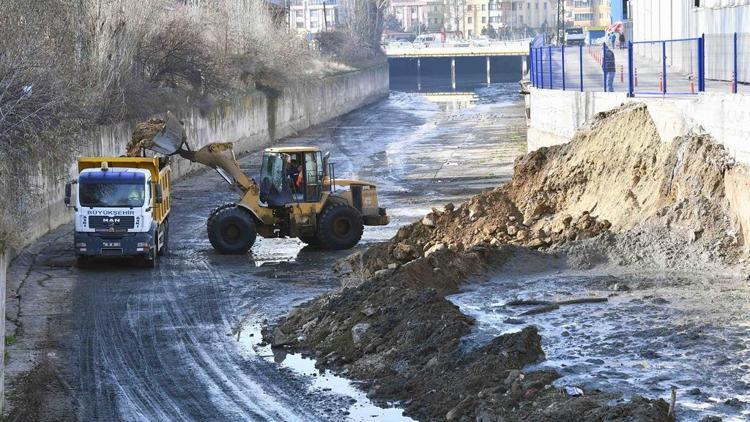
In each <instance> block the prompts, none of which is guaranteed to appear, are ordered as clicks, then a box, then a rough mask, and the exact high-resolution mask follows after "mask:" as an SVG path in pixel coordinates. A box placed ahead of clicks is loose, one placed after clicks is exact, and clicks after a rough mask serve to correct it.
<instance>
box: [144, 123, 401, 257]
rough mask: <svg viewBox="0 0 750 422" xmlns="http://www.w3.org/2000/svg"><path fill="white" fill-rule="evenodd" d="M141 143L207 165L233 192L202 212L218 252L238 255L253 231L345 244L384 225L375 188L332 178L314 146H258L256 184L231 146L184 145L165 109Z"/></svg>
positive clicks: (323, 245) (179, 127) (252, 239)
mask: <svg viewBox="0 0 750 422" xmlns="http://www.w3.org/2000/svg"><path fill="white" fill-rule="evenodd" d="M141 146H142V147H143V148H147V149H151V150H153V151H156V152H158V153H161V154H164V155H167V156H169V155H174V154H178V155H179V156H181V157H183V158H185V159H187V160H190V161H192V162H196V163H201V164H204V165H206V166H208V167H211V168H213V169H215V170H216V171H217V172H218V173H219V174H220V175H221V176H222V177H223V178H224V180H226V181H227V182H228V183H229V184H230V185H232V186H233V187H234V188H236V189H238V190H239V191H240V192H241V194H242V197H241V198H240V200H239V202H237V203H231V204H225V205H222V206H220V207H217V208H216V209H214V210H213V211H212V212H211V214H210V215H209V217H208V224H207V226H208V227H207V228H208V238H209V240H210V241H211V245H213V247H214V248H215V249H216V250H217V251H218V252H219V253H222V254H244V253H246V252H247V251H248V250H249V249H250V248H251V247H252V246H253V244H254V243H255V239H256V237H257V235H260V236H262V237H266V238H272V237H296V238H299V239H300V240H302V241H303V242H305V243H307V244H310V245H314V246H317V247H321V248H325V249H348V248H351V247H353V246H355V245H356V244H357V243H359V241H360V239H361V237H362V232H363V229H364V226H383V225H387V224H388V222H389V219H388V215H387V214H386V210H385V209H384V208H381V207H380V206H379V205H378V193H377V187H376V186H375V185H374V184H371V183H367V182H363V181H358V180H349V179H337V178H336V175H335V166H334V165H333V164H332V163H330V162H329V161H328V154H325V155H324V154H323V153H322V152H321V151H320V150H319V149H318V148H315V147H285V148H268V149H266V150H265V151H264V152H263V158H262V163H261V171H260V178H259V183H256V181H255V180H253V179H251V178H248V177H247V176H246V175H245V173H244V172H243V171H242V170H241V169H240V166H239V164H238V163H237V159H236V158H235V155H234V152H233V150H232V144H231V143H212V144H209V145H206V146H204V147H203V148H201V149H199V150H196V151H193V150H191V149H190V147H189V146H188V145H187V137H186V134H185V130H184V128H183V126H182V124H181V123H180V121H179V120H177V119H176V118H175V117H174V116H173V115H172V114H171V113H167V119H166V121H165V125H164V129H163V130H162V131H161V132H159V133H158V134H157V135H156V136H155V137H154V138H153V140H151V141H150V142H148V143H147V144H144V145H141Z"/></svg>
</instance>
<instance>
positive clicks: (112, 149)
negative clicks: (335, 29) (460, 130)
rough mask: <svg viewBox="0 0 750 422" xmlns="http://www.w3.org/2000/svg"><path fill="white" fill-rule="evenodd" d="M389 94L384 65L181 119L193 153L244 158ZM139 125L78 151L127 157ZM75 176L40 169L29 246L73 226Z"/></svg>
mask: <svg viewBox="0 0 750 422" xmlns="http://www.w3.org/2000/svg"><path fill="white" fill-rule="evenodd" d="M388 91H389V78H388V66H387V65H386V64H383V65H380V66H375V67H371V68H368V69H364V70H360V71H356V72H350V73H345V74H341V75H336V76H331V77H327V78H324V79H321V80H318V81H315V82H306V83H304V84H299V85H296V86H291V87H289V88H286V89H285V90H284V91H283V92H282V93H280V94H279V95H277V96H273V95H269V94H265V93H261V92H258V93H254V94H251V95H247V96H244V97H241V98H235V99H234V100H232V101H231V102H230V103H229V104H228V105H225V106H223V107H220V108H218V109H216V110H214V111H212V112H209V113H201V112H200V111H199V110H197V109H194V110H192V111H190V112H187V113H182V114H181V115H179V117H180V118H181V119H182V120H183V121H184V122H185V125H186V128H187V133H188V137H189V139H188V143H189V144H190V146H191V147H192V148H195V149H197V148H200V147H202V146H204V145H206V144H208V143H210V142H217V141H222V142H225V141H231V142H234V143H235V152H236V153H238V154H241V153H245V152H248V151H253V150H258V149H260V148H263V147H265V146H267V145H269V144H271V143H272V142H273V141H274V140H278V139H280V138H283V137H286V136H290V135H293V134H295V133H297V132H298V131H301V130H304V129H306V128H308V127H310V126H313V125H316V124H319V123H322V122H325V121H327V120H330V119H332V118H334V117H337V116H341V115H343V114H346V113H348V112H350V111H353V110H355V109H357V108H359V107H361V106H363V105H366V104H368V103H371V102H373V101H375V100H377V99H379V98H382V97H383V96H386V95H387V94H388ZM134 126H135V125H134V123H133V122H127V123H121V124H117V125H112V126H106V127H101V128H99V129H98V130H97V131H95V132H94V133H92V134H91V136H90V143H89V144H88V145H84V146H83V147H81V148H80V149H79V152H78V155H81V156H119V155H122V154H123V153H124V152H125V146H126V145H127V142H128V140H129V139H130V135H131V133H132V131H133V129H134ZM172 167H173V173H172V174H173V177H174V178H175V179H177V178H180V177H182V176H184V175H186V174H188V173H190V172H191V171H194V170H197V169H201V168H205V167H203V166H201V165H200V164H194V163H190V162H188V161H186V160H183V159H181V158H174V159H173V165H172ZM75 174H76V164H75V162H74V161H73V162H71V163H70V168H69V171H68V172H60V173H59V174H53V173H52V172H51V171H46V169H42V170H40V174H39V176H38V177H37V178H36V181H35V183H36V184H37V186H39V188H40V192H41V193H42V195H40V202H39V203H37V204H34V208H35V209H34V211H33V212H32V215H31V216H30V219H31V221H33V224H31V228H30V229H29V232H28V233H27V235H26V236H25V241H26V244H29V243H31V242H33V241H34V240H36V239H38V238H39V237H40V236H42V235H44V234H45V233H47V232H49V231H50V230H52V229H54V228H56V227H58V226H60V225H61V224H64V223H67V222H69V221H71V219H72V216H73V213H72V210H71V209H69V208H67V207H65V205H64V204H63V196H64V190H65V189H64V188H65V182H66V181H67V180H70V179H72V178H73V177H74V176H75Z"/></svg>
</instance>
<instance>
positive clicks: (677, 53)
mask: <svg viewBox="0 0 750 422" xmlns="http://www.w3.org/2000/svg"><path fill="white" fill-rule="evenodd" d="M630 3H631V18H632V21H633V41H651V40H665V39H683V38H697V37H701V36H702V35H704V34H705V36H706V48H705V57H706V61H705V63H706V78H707V79H715V80H725V81H729V80H731V79H732V72H733V71H734V66H733V61H734V60H733V39H732V34H734V33H735V32H737V33H740V34H742V33H746V34H745V35H740V37H739V51H740V55H739V62H740V63H741V65H740V66H739V69H738V72H737V73H738V74H737V76H736V77H737V79H738V80H739V81H742V82H747V81H750V0H700V7H695V0H659V1H654V0H631V2H630ZM743 51H744V53H743ZM635 53H636V55H640V56H641V57H647V58H649V59H652V60H656V61H661V56H662V51H661V46H660V45H653V46H647V45H637V46H636V49H635ZM696 63H697V46H696V45H695V43H691V44H688V43H670V44H668V45H667V65H668V66H672V67H673V68H674V69H675V70H678V71H681V72H684V73H695V72H696V69H697V65H696Z"/></svg>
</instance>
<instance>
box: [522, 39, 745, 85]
mask: <svg viewBox="0 0 750 422" xmlns="http://www.w3.org/2000/svg"><path fill="white" fill-rule="evenodd" d="M605 58H607V59H606V60H605ZM529 64H530V79H531V83H532V85H533V86H535V87H537V88H542V89H562V90H571V89H573V90H579V91H620V92H627V93H628V95H629V96H637V95H693V94H698V93H699V92H704V91H707V90H709V91H723V92H731V93H737V92H739V91H740V90H744V89H745V88H746V87H745V85H746V84H747V83H748V82H750V34H739V33H733V34H718V35H709V36H705V35H704V36H701V37H697V38H682V39H669V40H653V41H634V42H629V43H627V45H623V46H620V45H619V44H618V45H616V46H612V45H607V44H604V45H596V46H542V47H532V48H531V50H530V53H529ZM606 64H608V66H606V67H607V68H608V70H609V71H605V65H606ZM743 64H744V66H743ZM613 69H614V71H613ZM610 81H611V84H610V83H609V82H610ZM748 91H750V88H748Z"/></svg>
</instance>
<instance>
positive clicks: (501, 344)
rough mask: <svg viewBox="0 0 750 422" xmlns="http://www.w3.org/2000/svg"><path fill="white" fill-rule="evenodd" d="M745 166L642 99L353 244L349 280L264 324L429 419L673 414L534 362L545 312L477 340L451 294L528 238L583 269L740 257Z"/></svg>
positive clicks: (280, 339) (678, 265)
mask: <svg viewBox="0 0 750 422" xmlns="http://www.w3.org/2000/svg"><path fill="white" fill-rule="evenodd" d="M733 167H734V163H733V161H732V160H731V158H729V156H728V155H727V154H726V153H725V151H724V150H723V148H722V147H721V146H719V145H717V144H716V143H714V142H713V141H712V140H711V139H710V137H708V136H706V135H696V134H691V135H688V136H685V137H683V138H681V139H676V140H674V141H673V142H671V143H663V142H661V140H660V138H659V135H658V132H657V130H656V127H655V126H654V124H653V122H652V121H651V119H650V117H649V114H648V110H647V109H646V107H645V106H644V105H638V104H635V105H628V106H623V107H621V108H619V109H617V110H614V111H612V112H610V113H607V114H604V115H601V116H599V117H598V118H597V119H595V120H594V121H593V122H592V123H591V124H589V125H588V126H587V127H586V128H585V129H583V130H581V131H579V133H578V134H577V135H576V136H575V138H574V139H573V140H572V141H571V142H570V143H568V144H566V145H562V146H556V147H551V148H542V149H540V150H537V151H535V152H532V153H530V154H527V155H526V156H524V157H522V158H520V159H518V160H517V162H516V164H515V168H514V175H513V178H512V180H511V181H510V182H509V183H506V184H504V185H501V186H499V187H497V188H496V189H494V190H492V191H488V192H485V193H482V194H480V195H477V196H475V197H473V198H472V199H471V200H469V201H468V202H466V203H464V204H462V205H460V206H454V205H453V204H448V205H446V206H445V207H444V209H442V210H438V209H433V211H432V212H431V213H430V214H428V215H427V216H425V217H424V218H423V219H422V220H421V221H418V222H416V223H413V224H411V225H409V226H406V227H403V228H401V229H400V230H399V231H398V233H397V235H396V236H395V237H394V238H393V239H391V240H390V241H388V242H385V243H383V244H380V245H377V246H374V247H372V248H370V249H369V250H367V251H365V252H362V253H358V254H355V255H353V256H351V257H350V258H348V259H347V261H346V262H344V263H342V264H340V266H339V267H340V268H339V270H340V271H341V272H342V273H343V277H344V282H343V286H342V289H341V290H339V291H336V292H333V293H331V294H327V295H324V296H322V297H320V298H318V299H316V300H314V301H312V302H310V303H307V304H305V305H304V306H302V307H300V308H298V309H296V310H294V311H293V312H292V313H290V315H288V316H287V317H286V318H285V319H283V320H281V321H280V322H279V323H278V325H276V326H275V327H269V328H267V329H266V330H265V331H264V338H265V339H267V340H268V341H269V342H271V344H272V345H273V346H276V347H287V348H289V349H292V350H297V351H302V352H305V353H311V354H313V355H314V356H315V357H316V358H317V359H318V363H319V364H321V365H324V366H328V367H332V368H336V369H338V370H339V371H341V372H342V373H345V374H346V375H347V376H350V377H353V378H355V379H358V380H363V381H365V386H366V388H367V389H368V390H369V392H368V394H369V395H370V396H371V397H373V398H375V399H379V400H383V401H393V400H398V401H400V402H402V404H403V406H404V407H405V409H406V412H407V414H408V415H410V416H413V417H416V418H418V419H422V420H434V419H448V420H483V421H490V420H534V421H539V420H542V421H544V420H549V421H553V420H554V421H561V420H591V421H595V420H597V421H598V420H654V421H656V420H668V419H671V418H673V415H668V413H669V404H667V403H666V402H665V401H664V400H661V399H659V400H649V399H645V398H641V397H634V398H632V399H631V400H630V401H623V400H616V401H612V399H613V398H614V397H616V396H612V395H611V393H604V392H599V391H585V392H579V391H575V390H570V391H565V390H559V389H557V388H555V387H554V386H553V385H552V382H553V381H554V380H555V379H557V378H559V375H558V374H557V373H555V372H554V371H550V370H546V371H535V372H527V373H523V372H522V370H523V368H524V367H525V366H526V365H528V364H531V363H534V362H538V361H539V360H542V359H544V352H543V351H542V348H541V344H540V337H539V335H538V334H537V330H536V328H535V327H526V328H524V329H523V330H521V331H520V332H518V333H514V334H506V335H502V336H499V337H497V338H495V339H494V340H492V341H491V342H489V343H488V344H486V345H483V346H476V345H471V344H469V343H468V342H467V343H465V342H464V341H463V338H464V337H465V336H466V335H467V334H468V333H469V332H470V331H471V329H472V326H473V324H474V321H473V319H472V318H470V317H468V316H466V315H464V314H462V313H461V312H460V311H459V309H458V308H457V307H456V306H455V305H453V304H452V303H451V302H450V301H449V300H447V299H446V297H445V296H446V295H448V294H451V293H456V292H458V291H459V289H460V287H461V285H462V284H463V283H465V282H466V281H470V280H474V281H475V280H477V279H481V278H482V277H484V276H486V275H487V274H491V273H492V271H493V269H498V268H500V267H502V265H503V264H504V263H505V262H507V261H508V260H509V259H512V257H513V255H514V253H515V252H516V251H518V250H519V249H536V250H538V251H539V253H552V254H555V255H558V256H563V257H566V258H567V261H568V265H569V266H571V267H574V268H590V267H593V266H597V265H617V266H637V267H638V268H645V267H649V268H654V269H660V268H661V269H679V270H689V269H701V270H703V271H705V270H707V269H711V268H728V267H729V266H731V265H733V264H736V263H737V262H739V261H740V259H741V257H742V250H741V248H740V246H741V245H742V243H743V239H742V234H741V230H739V229H738V223H737V219H736V218H734V216H733V214H732V212H731V209H732V204H730V201H729V199H728V196H727V193H726V191H725V182H724V180H725V176H726V175H727V172H729V171H730V170H731V169H732V168H733ZM541 305H543V306H544V305H545V304H541ZM546 306H549V305H548V304H547V305H546ZM536 311H538V312H544V311H545V309H544V308H537V309H536ZM580 393H582V394H580Z"/></svg>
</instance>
